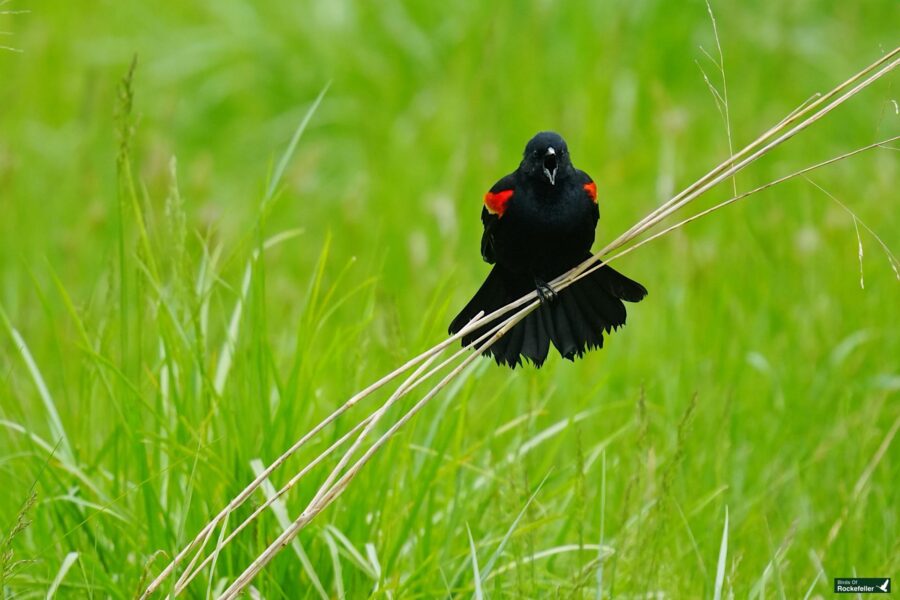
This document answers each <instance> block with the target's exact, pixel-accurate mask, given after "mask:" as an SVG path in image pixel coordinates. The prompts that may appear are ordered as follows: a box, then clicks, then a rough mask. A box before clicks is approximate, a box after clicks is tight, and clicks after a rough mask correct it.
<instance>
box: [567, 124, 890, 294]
mask: <svg viewBox="0 0 900 600" xmlns="http://www.w3.org/2000/svg"><path fill="white" fill-rule="evenodd" d="M897 140H900V135H897V136H894V137H891V138H887V139H885V140H882V141H880V142H875V143H874V144H869V145H868V146H863V147H862V148H857V149H856V150H851V151H850V152H845V153H844V154H841V155H840V156H835V157H833V158H829V159H828V160H823V161H822V162H819V163H816V164H814V165H810V166H808V167H804V168H803V169H800V170H799V171H794V172H793V173H791V174H790V175H785V176H784V177H779V178H778V179H775V180H774V181H770V182H768V183H765V184H763V185H761V186H759V187H756V188H753V189H752V190H750V191H749V192H743V193H741V194H738V195H737V196H733V197H731V198H729V199H727V200H723V201H721V202H719V203H718V204H715V205H714V206H711V207H709V208H707V209H705V210H702V211H700V212H699V213H697V214H695V215H691V216H690V217H688V218H686V219H683V220H681V221H679V222H677V223H675V224H674V225H670V226H669V227H666V228H665V229H663V230H662V231H659V232H657V233H654V234H653V235H651V236H650V237H647V238H644V239H643V240H641V241H639V242H637V243H636V244H634V245H633V246H629V247H628V248H625V249H624V250H622V251H621V252H617V253H616V254H613V255H612V256H609V257H607V258H605V259H603V263H602V264H601V263H597V264H595V265H593V266H592V267H591V268H589V269H588V270H586V271H584V272H583V273H581V274H579V275H578V276H577V277H576V278H575V279H574V281H578V280H579V279H581V278H583V277H587V276H588V275H590V274H591V273H593V272H594V271H596V270H597V269H600V268H602V267H603V264H606V263H610V262H612V261H613V260H615V259H617V258H620V257H622V256H625V255H626V254H629V253H630V252H632V251H634V250H636V249H638V248H640V247H641V246H643V245H644V244H647V243H649V242H652V241H653V240H655V239H657V238H661V237H662V236H664V235H667V234H669V233H672V232H673V231H675V230H676V229H680V228H681V227H684V226H685V225H687V224H688V223H691V222H693V221H696V220H697V219H699V218H701V217H705V216H707V215H709V214H710V213H713V212H715V211H717V210H720V209H722V208H725V207H726V206H728V205H729V204H733V203H735V202H737V201H738V200H743V199H744V198H747V197H748V196H752V195H753V194H756V193H759V192H761V191H763V190H765V189H768V188H770V187H773V186H776V185H778V184H780V183H784V182H785V181H789V180H791V179H794V178H796V177H800V176H801V175H805V174H806V173H809V172H810V171H814V170H816V169H820V168H822V167H824V166H827V165H830V164H833V163H836V162H838V161H841V160H844V159H846V158H850V157H851V156H855V155H857V154H860V153H862V152H865V151H867V150H874V149H875V148H880V147H883V146H884V145H885V144H889V143H891V142H894V141H897ZM870 231H871V230H870ZM872 233H874V232H872Z"/></svg>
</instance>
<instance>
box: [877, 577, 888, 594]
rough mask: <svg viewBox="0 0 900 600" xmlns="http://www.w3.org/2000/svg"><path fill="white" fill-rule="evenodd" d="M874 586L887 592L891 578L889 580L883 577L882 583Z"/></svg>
mask: <svg viewBox="0 0 900 600" xmlns="http://www.w3.org/2000/svg"><path fill="white" fill-rule="evenodd" d="M875 587H877V588H878V589H879V590H881V591H882V592H885V593H887V592H888V591H889V589H890V587H891V580H890V579H885V580H884V583H882V584H881V585H879V586H875Z"/></svg>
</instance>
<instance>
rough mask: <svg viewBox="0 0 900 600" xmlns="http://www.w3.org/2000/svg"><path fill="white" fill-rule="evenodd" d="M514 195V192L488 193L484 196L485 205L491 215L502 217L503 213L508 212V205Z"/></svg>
mask: <svg viewBox="0 0 900 600" xmlns="http://www.w3.org/2000/svg"><path fill="white" fill-rule="evenodd" d="M512 195H513V191H512V190H502V191H499V192H488V193H487V194H485V195H484V205H485V206H486V207H487V209H488V212H489V213H491V214H492V215H497V216H498V217H502V216H503V213H504V212H505V211H506V203H507V202H509V199H510V198H512Z"/></svg>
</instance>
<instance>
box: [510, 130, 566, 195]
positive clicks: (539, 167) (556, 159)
mask: <svg viewBox="0 0 900 600" xmlns="http://www.w3.org/2000/svg"><path fill="white" fill-rule="evenodd" d="M573 170H574V167H573V166H572V161H571V159H570V158H569V148H568V146H566V140H564V139H562V136H561V135H559V134H558V133H554V132H552V131H542V132H540V133H539V134H537V135H536V136H534V137H533V138H531V140H530V141H529V142H528V144H526V146H525V153H524V155H523V156H522V163H521V164H520V165H519V171H520V172H522V173H523V174H524V175H526V176H528V177H530V178H532V179H534V180H537V181H542V182H543V183H546V184H549V185H556V184H557V183H559V182H560V181H562V180H564V179H565V178H566V177H568V176H569V174H570V173H571V172H572V171H573Z"/></svg>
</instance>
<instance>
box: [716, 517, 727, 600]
mask: <svg viewBox="0 0 900 600" xmlns="http://www.w3.org/2000/svg"><path fill="white" fill-rule="evenodd" d="M727 560H728V506H727V505H726V506H725V524H724V525H723V526H722V543H721V544H720V545H719V561H718V562H717V563H716V584H715V587H713V600H722V585H723V584H724V583H725V563H726V561H727Z"/></svg>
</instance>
